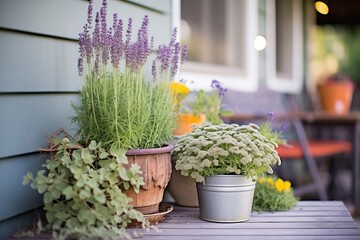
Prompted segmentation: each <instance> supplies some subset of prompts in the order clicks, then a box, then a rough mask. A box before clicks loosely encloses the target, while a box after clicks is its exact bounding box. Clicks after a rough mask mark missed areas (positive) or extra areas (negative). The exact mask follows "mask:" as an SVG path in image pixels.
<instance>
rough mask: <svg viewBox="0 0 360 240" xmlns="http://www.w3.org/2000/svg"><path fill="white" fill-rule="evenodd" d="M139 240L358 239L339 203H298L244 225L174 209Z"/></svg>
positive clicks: (357, 230) (257, 216)
mask: <svg viewBox="0 0 360 240" xmlns="http://www.w3.org/2000/svg"><path fill="white" fill-rule="evenodd" d="M157 228H158V229H159V231H158V232H157V231H150V232H146V233H144V236H143V237H142V238H141V239H144V240H145V239H146V240H148V239H152V240H155V239H157V240H162V239H164V240H165V239H178V240H180V239H185V240H187V239H206V240H208V239H210V240H211V239H214V240H215V239H217V240H218V239H219V240H222V239H225V240H226V239H249V240H252V239H258V240H260V239H261V240H272V239H274V240H281V239H287V240H291V239H339V240H340V239H341V240H343V239H354V240H355V239H357V240H359V239H360V228H359V225H358V224H357V223H356V222H355V221H354V219H353V218H352V217H351V215H350V213H349V212H348V210H347V208H346V207H345V205H344V204H343V203H342V202H340V201H300V202H299V203H298V204H297V206H296V207H295V208H294V209H292V210H290V211H287V212H275V213H271V212H264V213H252V216H251V219H250V220H249V221H248V222H244V223H211V222H206V221H203V220H201V219H199V210H198V208H184V207H178V206H175V210H174V211H173V212H171V213H170V214H168V215H167V216H166V219H165V220H164V221H163V222H161V223H159V224H158V225H157Z"/></svg>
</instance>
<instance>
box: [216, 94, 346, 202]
mask: <svg viewBox="0 0 360 240" xmlns="http://www.w3.org/2000/svg"><path fill="white" fill-rule="evenodd" d="M223 102H224V104H225V105H226V108H230V109H232V110H233V111H234V112H235V115H234V116H232V117H228V118H225V119H224V120H225V122H227V123H240V124H243V123H249V122H255V123H258V124H261V122H263V121H266V118H267V113H268V112H269V111H271V112H274V113H275V117H274V122H273V124H274V128H275V129H276V126H279V125H280V124H281V122H282V121H287V122H288V125H289V130H288V131H287V132H286V134H285V135H286V136H289V138H288V137H286V139H291V140H288V141H289V145H290V146H280V147H279V148H278V149H277V151H278V153H279V155H280V157H281V159H282V161H283V163H286V162H287V161H290V160H298V161H303V162H304V164H305V166H306V171H307V172H308V173H309V175H310V177H311V181H310V182H308V183H306V179H304V178H305V176H306V174H296V175H297V178H298V179H292V181H293V182H294V183H295V184H296V186H295V195H297V196H305V195H306V194H309V193H314V192H315V193H317V195H318V198H319V199H320V200H327V199H329V196H328V190H330V191H331V190H332V188H333V187H334V186H335V181H336V173H337V170H338V169H337V168H336V167H335V166H336V162H337V161H342V160H343V159H344V156H346V154H350V153H351V151H352V144H351V142H350V141H348V140H328V139H316V140H315V139H311V140H309V139H308V136H307V134H306V130H305V127H304V125H303V122H302V121H301V114H302V112H303V111H302V110H301V107H300V104H298V102H297V100H296V97H295V96H293V95H280V94H278V93H274V92H272V91H270V90H267V89H262V90H260V91H258V92H257V93H240V92H235V91H229V92H228V93H227V94H226V95H225V96H224V100H223ZM277 122H280V123H277ZM325 163H327V167H328V168H327V170H325V171H326V172H325V173H326V174H325V175H330V178H329V179H330V180H328V179H325V177H324V176H323V175H324V174H323V175H321V174H320V170H319V165H320V164H325ZM286 172H287V169H284V167H279V168H276V173H277V174H278V175H279V176H280V177H284V176H286ZM307 172H305V173H307ZM288 175H289V174H288ZM299 178H300V179H299ZM301 178H303V179H301ZM326 180H327V181H326ZM327 188H328V189H327Z"/></svg>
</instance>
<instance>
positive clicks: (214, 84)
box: [211, 79, 227, 97]
mask: <svg viewBox="0 0 360 240" xmlns="http://www.w3.org/2000/svg"><path fill="white" fill-rule="evenodd" d="M211 87H212V88H213V89H215V90H216V91H217V92H218V94H219V96H220V97H222V96H224V95H225V93H226V92H227V89H226V88H223V87H222V83H221V82H219V81H218V80H215V79H214V80H212V82H211Z"/></svg>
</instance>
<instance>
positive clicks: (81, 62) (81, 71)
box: [78, 57, 84, 76]
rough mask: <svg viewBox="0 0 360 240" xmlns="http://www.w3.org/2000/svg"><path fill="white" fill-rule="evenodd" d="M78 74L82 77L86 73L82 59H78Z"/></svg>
mask: <svg viewBox="0 0 360 240" xmlns="http://www.w3.org/2000/svg"><path fill="white" fill-rule="evenodd" d="M78 72H79V76H82V75H83V73H84V65H83V59H82V58H81V57H80V58H79V59H78Z"/></svg>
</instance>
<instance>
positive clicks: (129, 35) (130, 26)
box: [126, 18, 132, 48]
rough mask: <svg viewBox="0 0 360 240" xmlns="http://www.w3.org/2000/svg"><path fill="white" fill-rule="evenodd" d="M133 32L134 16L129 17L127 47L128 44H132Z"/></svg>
mask: <svg viewBox="0 0 360 240" xmlns="http://www.w3.org/2000/svg"><path fill="white" fill-rule="evenodd" d="M131 32H132V18H129V21H128V28H127V30H126V48H127V45H129V44H130V40H131Z"/></svg>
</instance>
